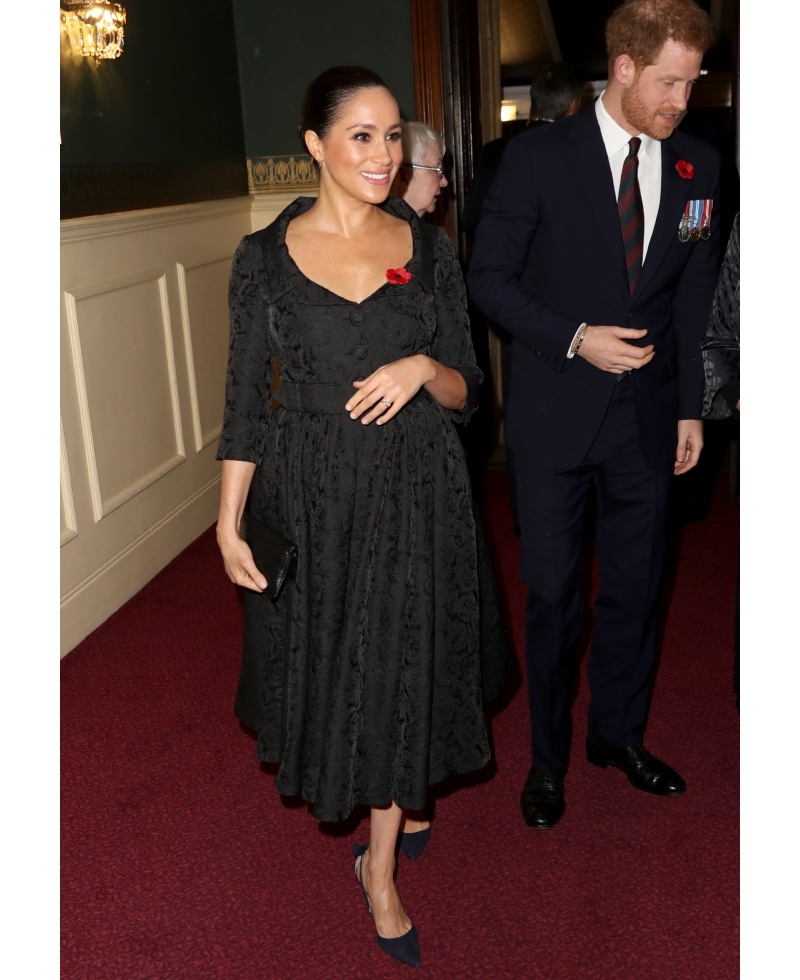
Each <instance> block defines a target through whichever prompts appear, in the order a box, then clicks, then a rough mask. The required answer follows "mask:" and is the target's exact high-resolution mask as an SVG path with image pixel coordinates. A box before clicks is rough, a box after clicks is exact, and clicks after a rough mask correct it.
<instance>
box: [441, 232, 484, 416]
mask: <svg viewBox="0 0 800 980" xmlns="http://www.w3.org/2000/svg"><path fill="white" fill-rule="evenodd" d="M436 231H437V236H436V265H435V270H436V271H435V277H434V288H435V293H436V333H435V334H434V338H433V343H432V345H431V357H432V358H433V359H434V360H436V361H439V363H440V364H444V365H445V367H449V368H453V369H454V370H456V371H458V373H459V374H461V375H462V377H463V378H464V381H465V382H466V383H467V403H466V405H465V406H464V408H462V409H461V411H460V412H455V411H453V412H451V413H450V414H451V417H452V419H453V421H454V422H466V421H467V420H468V419H469V417H470V416H471V415H472V413H473V412H474V411H475V409H476V408H477V407H478V389H479V387H480V383H481V381H482V380H483V372H482V371H481V369H480V368H479V367H478V365H477V364H476V362H475V351H474V350H473V347H472V338H471V337H470V332H469V316H468V314H467V291H466V288H465V286H464V277H463V276H462V275H461V266H460V265H459V264H458V259H457V258H456V253H455V249H454V248H453V244H452V242H451V241H450V239H449V238H448V237H447V234H446V233H445V231H444V229H443V228H437V229H436ZM445 411H449V410H447V409H446V410H445Z"/></svg>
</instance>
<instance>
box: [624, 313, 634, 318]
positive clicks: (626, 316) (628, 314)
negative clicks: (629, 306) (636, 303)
mask: <svg viewBox="0 0 800 980" xmlns="http://www.w3.org/2000/svg"><path fill="white" fill-rule="evenodd" d="M625 319H626V320H632V319H633V315H632V314H631V313H626V314H625Z"/></svg>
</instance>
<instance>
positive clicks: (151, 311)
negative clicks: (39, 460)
mask: <svg viewBox="0 0 800 980" xmlns="http://www.w3.org/2000/svg"><path fill="white" fill-rule="evenodd" d="M276 197H277V195H276ZM278 210H280V208H278ZM252 211H253V198H251V197H242V198H234V199H231V200H226V201H211V202H205V203H201V204H194V205H182V206H179V207H169V208H157V209H153V210H150V211H132V212H127V213H123V214H111V215H100V216H97V217H89V218H76V219H73V220H69V221H62V223H61V276H62V279H61V296H62V301H61V307H62V309H61V320H62V323H61V363H62V374H61V416H62V419H61V460H60V476H61V559H62V566H61V593H62V594H61V613H62V617H61V619H62V627H61V650H62V655H63V654H64V653H66V652H68V651H69V650H71V649H72V648H73V647H74V646H75V645H76V644H77V643H78V642H79V641H80V640H82V639H83V638H84V637H85V636H86V635H87V634H88V633H90V632H91V631H92V630H93V629H94V628H95V627H96V626H98V625H99V624H100V623H102V622H103V621H104V620H105V619H107V618H108V616H110V615H111V613H113V612H114V611H115V610H116V609H118V608H119V607H120V606H121V605H122V604H123V603H124V602H126V601H127V600H128V599H129V598H130V597H131V596H132V595H134V593H136V592H137V591H138V590H139V589H141V588H142V586H143V585H145V584H146V583H147V582H148V581H149V580H150V579H151V578H152V577H153V576H154V575H155V574H156V573H157V572H158V571H159V570H160V569H161V568H163V567H164V565H166V564H167V563H168V562H169V561H170V560H171V559H172V558H174V557H175V555H177V554H178V553H179V552H180V551H181V550H182V549H183V548H185V547H186V546H187V545H188V544H189V543H190V542H191V541H193V540H194V538H196V537H197V535H198V534H200V533H202V532H203V531H204V530H205V529H206V528H207V527H209V526H210V525H211V524H212V523H213V522H214V519H215V516H216V511H217V506H218V497H219V475H220V466H219V463H217V462H216V461H215V459H214V455H215V452H216V441H217V437H218V435H219V430H220V423H221V420H222V409H223V405H224V384H225V361H226V356H227V345H228V313H227V287H228V275H229V272H230V264H231V258H232V256H233V253H234V251H235V250H236V246H237V245H238V243H239V241H240V239H241V238H242V236H243V235H245V234H247V233H248V232H250V231H251V230H252V229H253V227H254V225H253V217H252ZM266 223H268V222H267V221H264V224H266ZM220 574H222V567H221V565H220Z"/></svg>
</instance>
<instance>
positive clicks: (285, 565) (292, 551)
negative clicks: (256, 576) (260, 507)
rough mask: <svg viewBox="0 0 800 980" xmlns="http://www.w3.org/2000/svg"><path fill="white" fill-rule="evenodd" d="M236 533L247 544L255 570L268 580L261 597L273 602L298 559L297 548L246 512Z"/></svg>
mask: <svg viewBox="0 0 800 980" xmlns="http://www.w3.org/2000/svg"><path fill="white" fill-rule="evenodd" d="M239 533H240V534H241V536H242V537H243V538H244V540H245V541H246V542H247V543H248V544H249V545H250V550H251V551H252V552H253V561H254V562H255V563H256V568H257V569H258V570H259V572H261V573H262V575H263V576H264V578H265V579H266V580H267V587H266V589H264V594H265V595H267V596H268V597H269V598H270V599H272V600H273V601H274V600H275V599H277V598H278V596H279V595H280V592H281V589H282V588H283V583H284V582H285V581H286V576H287V575H288V574H289V569H290V568H291V567H292V561H293V560H294V559H295V558H297V545H294V544H292V542H291V541H289V540H287V539H286V538H284V537H283V535H282V534H278V532H277V531H273V530H272V528H271V527H267V525H266V524H264V523H262V522H261V521H259V520H257V519H256V518H255V517H253V515H252V514H248V513H245V514H244V515H243V516H242V526H241V529H240V532H239Z"/></svg>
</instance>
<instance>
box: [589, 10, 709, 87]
mask: <svg viewBox="0 0 800 980" xmlns="http://www.w3.org/2000/svg"><path fill="white" fill-rule="evenodd" d="M667 41H673V42H674V43H675V44H680V45H681V47H684V48H688V49H689V50H691V51H701V52H703V54H705V52H706V51H708V49H709V48H710V47H711V45H712V44H713V43H714V28H713V27H712V25H711V19H710V18H709V16H708V14H707V13H706V12H705V10H703V9H702V8H701V7H698V5H697V4H696V3H695V2H694V0H626V2H625V3H623V4H622V6H620V7H617V9H616V10H615V11H614V13H613V14H612V15H611V16H610V17H609V18H608V21H607V23H606V50H607V51H608V70H609V74H610V73H611V72H612V71H613V70H614V68H613V66H614V62H615V61H616V60H617V58H618V57H619V56H620V55H621V54H627V55H629V56H630V57H631V58H632V59H633V61H634V64H635V65H636V67H637V68H639V69H641V68H644V67H645V66H646V65H652V64H655V62H656V61H657V60H658V55H659V52H660V51H661V49H662V48H663V47H664V45H665V44H666V42H667Z"/></svg>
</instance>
